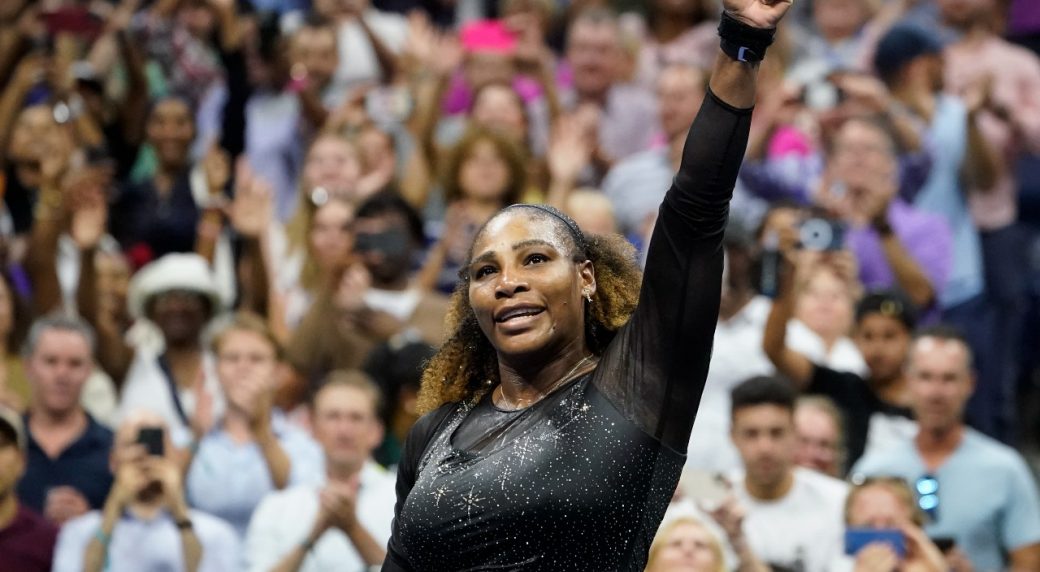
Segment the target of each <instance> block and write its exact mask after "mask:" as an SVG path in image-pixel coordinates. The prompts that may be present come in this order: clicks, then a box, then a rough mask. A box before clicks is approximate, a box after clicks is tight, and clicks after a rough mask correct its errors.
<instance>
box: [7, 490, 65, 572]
mask: <svg viewBox="0 0 1040 572" xmlns="http://www.w3.org/2000/svg"><path fill="white" fill-rule="evenodd" d="M57 539H58V528H57V527H56V526H54V525H53V524H51V523H49V522H47V521H46V520H44V519H43V517H42V516H40V515H38V514H36V513H35V512H33V511H32V510H30V509H29V508H27V507H25V506H21V505H20V506H19V507H18V512H17V513H15V516H14V520H12V521H11V522H10V523H9V524H8V525H7V526H6V527H5V528H2V529H0V564H2V566H0V568H2V569H4V570H18V571H19V572H37V571H38V572H50V569H51V560H52V559H53V558H54V543H55V541H56V540H57Z"/></svg>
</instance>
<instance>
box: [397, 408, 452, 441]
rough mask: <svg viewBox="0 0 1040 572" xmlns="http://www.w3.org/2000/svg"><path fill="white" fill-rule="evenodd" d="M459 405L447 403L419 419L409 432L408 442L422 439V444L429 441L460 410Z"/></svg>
mask: <svg viewBox="0 0 1040 572" xmlns="http://www.w3.org/2000/svg"><path fill="white" fill-rule="evenodd" d="M458 407H459V403H445V404H444V405H441V406H440V407H438V408H437V409H434V410H433V411H430V412H428V413H426V414H425V415H423V416H422V417H420V418H419V420H418V421H416V422H415V425H412V428H411V430H409V432H408V441H409V442H411V441H413V440H414V439H416V438H421V442H424V443H425V442H427V441H429V438H430V437H432V436H433V435H434V434H435V433H436V432H437V428H438V427H440V426H441V425H443V424H444V421H445V420H446V419H447V418H448V417H449V416H450V415H451V414H452V412H454V411H455V410H456V409H458Z"/></svg>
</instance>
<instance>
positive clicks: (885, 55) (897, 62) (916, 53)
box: [874, 22, 943, 80]
mask: <svg viewBox="0 0 1040 572" xmlns="http://www.w3.org/2000/svg"><path fill="white" fill-rule="evenodd" d="M942 49H943V45H942V42H941V41H940V40H939V38H938V37H937V36H936V35H935V34H933V33H932V32H930V31H929V30H927V29H925V28H924V27H922V26H919V25H917V24H912V23H909V22H901V23H898V24H896V25H894V26H892V28H891V29H889V30H888V32H886V33H885V35H884V36H882V37H881V40H880V41H879V42H878V45H877V49H876V50H875V51H874V69H875V71H877V73H878V75H880V76H881V78H882V79H885V80H889V79H891V78H892V77H893V76H895V74H897V73H899V71H900V70H902V69H903V67H904V66H906V64H908V63H910V62H911V61H913V60H914V59H915V58H918V57H920V56H925V55H933V54H938V53H940V52H942Z"/></svg>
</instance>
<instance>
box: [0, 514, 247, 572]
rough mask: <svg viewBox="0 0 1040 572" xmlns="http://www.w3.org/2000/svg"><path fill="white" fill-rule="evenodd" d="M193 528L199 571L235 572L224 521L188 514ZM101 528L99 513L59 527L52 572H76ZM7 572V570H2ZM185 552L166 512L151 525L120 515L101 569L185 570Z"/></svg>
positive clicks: (235, 550)
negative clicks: (200, 554) (197, 540)
mask: <svg viewBox="0 0 1040 572" xmlns="http://www.w3.org/2000/svg"><path fill="white" fill-rule="evenodd" d="M190 515H191V524H192V528H193V529H194V530H195V536H196V537H198V539H199V543H200V544H201V545H202V559H201V560H200V561H199V568H198V570H199V572H226V571H227V570H236V569H237V568H238V562H239V558H240V551H239V542H238V537H237V536H236V535H235V531H234V530H233V529H232V528H231V526H230V525H228V524H227V523H226V522H224V521H223V520H220V519H219V518H217V517H215V516H210V515H208V514H206V513H204V512H199V511H197V510H192V511H191V513H190ZM100 529H101V511H97V510H94V511H91V512H88V513H87V514H84V515H83V516H80V517H78V518H76V519H73V520H70V521H69V522H68V523H66V524H65V526H63V527H62V528H61V533H60V534H59V535H58V542H57V545H56V546H55V548H54V568H53V570H54V571H55V572H80V571H81V570H83V556H84V555H85V554H86V551H87V546H89V545H90V541H91V540H93V539H94V538H95V537H96V536H97V534H98V531H99V530H100ZM5 569H6V568H5ZM184 569H185V567H184V547H183V546H182V543H181V534H180V531H179V530H178V529H177V525H176V524H175V523H174V520H173V518H172V517H171V516H170V515H169V514H168V513H166V512H165V511H163V512H160V513H159V515H158V516H156V517H155V518H153V519H152V520H141V519H139V518H136V517H134V516H133V515H132V514H130V513H124V514H123V516H122V518H120V519H119V521H118V522H117V523H116V526H115V528H114V529H113V530H112V540H111V543H110V544H109V545H108V559H107V565H106V567H105V570H109V571H111V572H122V571H128V572H129V571H140V570H184Z"/></svg>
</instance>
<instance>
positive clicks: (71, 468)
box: [18, 414, 112, 512]
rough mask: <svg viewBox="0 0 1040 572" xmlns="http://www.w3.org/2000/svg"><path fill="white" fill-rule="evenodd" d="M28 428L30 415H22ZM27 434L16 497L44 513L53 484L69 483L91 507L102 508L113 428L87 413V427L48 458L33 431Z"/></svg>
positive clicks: (108, 483)
mask: <svg viewBox="0 0 1040 572" xmlns="http://www.w3.org/2000/svg"><path fill="white" fill-rule="evenodd" d="M25 426H26V427H27V428H28V427H29V416H28V415H26V416H25ZM27 433H28V437H29V440H28V451H27V455H26V457H27V463H26V466H25V474H24V475H22V480H21V481H19V483H18V500H20V501H21V502H22V503H23V504H24V505H26V506H28V507H29V508H31V509H33V510H35V511H36V512H43V505H44V503H45V501H46V500H47V492H48V491H49V490H51V489H53V488H55V487H61V486H69V487H72V488H74V489H76V490H77V491H79V492H80V493H82V494H83V496H85V497H86V498H87V502H89V503H90V507H91V508H101V506H102V505H104V504H105V497H107V496H108V489H110V488H111V487H112V473H111V471H110V470H109V454H110V453H111V451H112V431H110V430H109V429H106V428H105V427H102V426H101V425H100V424H98V422H97V421H94V418H93V417H91V416H90V415H89V414H87V428H86V429H85V430H84V431H83V433H82V434H81V435H80V436H79V437H78V438H77V439H76V440H75V441H73V442H72V444H70V445H69V446H68V447H66V448H65V450H64V451H62V452H61V453H59V454H58V456H57V457H55V458H53V459H52V458H50V457H48V456H47V453H44V452H43V449H41V448H40V445H39V444H38V443H36V439H35V438H34V437H33V434H32V431H27Z"/></svg>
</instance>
